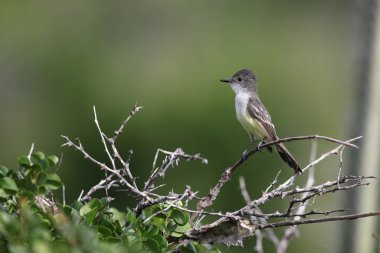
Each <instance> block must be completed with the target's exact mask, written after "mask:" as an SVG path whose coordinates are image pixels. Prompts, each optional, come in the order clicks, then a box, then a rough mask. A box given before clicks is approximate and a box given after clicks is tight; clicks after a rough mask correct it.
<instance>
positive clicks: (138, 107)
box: [112, 102, 143, 141]
mask: <svg viewBox="0 0 380 253" xmlns="http://www.w3.org/2000/svg"><path fill="white" fill-rule="evenodd" d="M141 108H143V107H142V106H137V102H136V103H135V105H134V106H133V108H132V110H131V111H130V112H129V115H128V117H127V118H126V119H125V120H124V121H123V123H122V124H121V126H120V127H119V129H118V130H116V131H115V132H114V135H113V136H112V139H113V141H116V139H117V137H119V135H120V133H121V132H123V129H124V127H125V125H127V123H128V121H129V120H130V119H131V118H132V116H133V115H135V113H137V112H138V111H140V109H141Z"/></svg>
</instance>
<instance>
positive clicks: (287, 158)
mask: <svg viewBox="0 0 380 253" xmlns="http://www.w3.org/2000/svg"><path fill="white" fill-rule="evenodd" d="M276 148H277V152H278V154H279V155H280V156H281V158H282V160H283V161H284V162H286V163H287V164H288V165H289V166H290V167H291V168H293V169H294V171H295V172H296V173H298V174H302V170H301V167H300V166H299V165H298V163H297V161H296V159H294V157H293V156H292V155H291V154H290V152H289V151H288V150H287V149H286V148H285V146H284V144H282V143H279V144H277V145H276Z"/></svg>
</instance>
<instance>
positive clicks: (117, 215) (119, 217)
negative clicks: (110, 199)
mask: <svg viewBox="0 0 380 253" xmlns="http://www.w3.org/2000/svg"><path fill="white" fill-rule="evenodd" d="M108 212H110V213H111V214H112V215H111V220H112V221H117V222H119V224H120V226H124V224H125V221H126V215H125V213H123V212H120V211H119V210H117V209H116V208H114V207H111V208H110V209H109V210H108Z"/></svg>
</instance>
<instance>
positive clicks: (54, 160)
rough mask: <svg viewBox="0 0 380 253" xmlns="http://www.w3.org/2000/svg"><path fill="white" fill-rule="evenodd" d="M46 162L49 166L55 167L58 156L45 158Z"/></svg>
mask: <svg viewBox="0 0 380 253" xmlns="http://www.w3.org/2000/svg"><path fill="white" fill-rule="evenodd" d="M47 161H48V162H49V166H56V165H57V164H58V162H59V158H58V156H55V155H51V156H49V157H48V158H47Z"/></svg>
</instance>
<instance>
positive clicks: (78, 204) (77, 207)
mask: <svg viewBox="0 0 380 253" xmlns="http://www.w3.org/2000/svg"><path fill="white" fill-rule="evenodd" d="M70 206H71V207H72V208H74V209H75V210H78V211H79V210H80V209H81V208H82V206H84V204H83V203H82V202H80V201H78V200H75V201H74V202H73V203H71V205H70Z"/></svg>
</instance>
